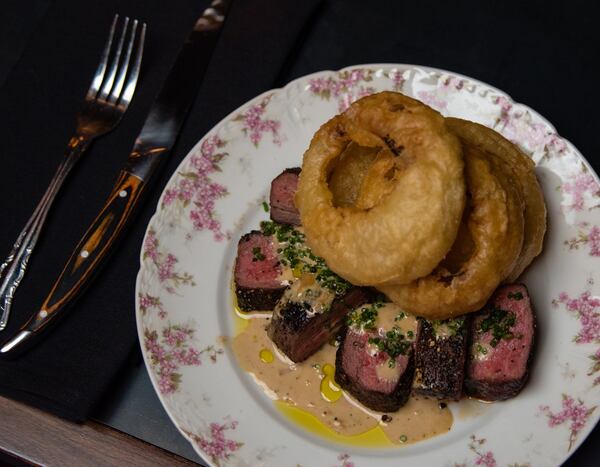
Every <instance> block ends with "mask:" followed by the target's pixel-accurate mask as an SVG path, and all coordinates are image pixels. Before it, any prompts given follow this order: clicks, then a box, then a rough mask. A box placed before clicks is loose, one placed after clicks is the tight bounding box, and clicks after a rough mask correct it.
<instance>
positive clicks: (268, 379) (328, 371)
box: [232, 313, 452, 446]
mask: <svg viewBox="0 0 600 467" xmlns="http://www.w3.org/2000/svg"><path fill="white" fill-rule="evenodd" d="M387 314H388V313H384V314H382V315H387ZM244 317H246V318H250V319H248V325H247V326H246V327H245V329H243V330H242V331H241V332H240V333H239V334H238V335H237V336H236V337H235V338H234V339H233V342H232V347H233V351H234V353H235V355H236V357H237V359H238V361H239V363H240V366H241V367H242V368H243V369H244V370H246V371H248V372H249V373H250V374H251V375H252V376H253V377H254V379H255V380H256V381H257V383H258V384H259V385H260V386H261V387H263V388H264V389H265V391H266V393H267V394H268V395H269V396H270V397H271V398H273V399H274V400H277V401H279V402H278V403H285V406H283V409H282V412H283V413H286V414H288V416H289V417H290V418H292V419H293V420H295V421H298V422H299V423H301V424H302V425H306V426H307V428H308V429H310V430H311V431H314V432H320V429H314V427H309V425H310V423H309V422H308V421H306V420H307V417H304V416H302V415H301V414H302V412H304V413H306V412H307V413H309V414H311V415H313V416H314V417H316V418H317V419H318V420H319V421H320V422H321V423H322V424H323V425H325V426H326V427H327V428H328V429H329V430H331V431H333V432H334V433H331V432H329V433H323V434H324V436H326V437H328V438H331V439H334V438H333V437H332V436H331V435H334V436H335V437H336V438H335V439H336V440H338V441H342V442H348V443H352V444H363V445H370V446H373V445H385V442H384V443H382V442H381V440H379V441H373V439H374V438H377V436H378V433H380V432H383V433H385V437H387V439H388V440H389V442H391V443H393V444H408V443H413V442H416V441H420V440H423V439H426V438H429V437H432V436H435V435H437V434H441V433H445V432H447V431H449V430H450V428H451V427H452V412H451V411H450V410H449V409H448V408H443V409H442V408H440V407H439V405H438V402H437V401H435V400H428V399H418V398H411V399H410V400H409V402H408V403H407V404H406V405H405V406H404V407H402V408H401V409H400V410H399V411H397V412H395V413H390V414H381V413H378V412H373V411H371V410H369V409H366V408H365V407H363V406H362V405H360V404H359V403H358V402H356V401H354V400H353V399H352V398H351V397H350V396H349V395H348V394H346V393H345V392H344V391H342V390H341V388H340V387H339V386H338V385H337V383H336V382H335V380H334V379H333V375H334V371H335V370H334V365H335V353H336V347H335V346H332V345H329V344H326V345H325V346H324V347H323V348H322V349H321V350H319V351H318V352H317V353H315V354H314V355H312V356H311V357H310V358H308V359H307V360H306V361H304V362H301V363H293V362H290V361H289V360H287V359H286V358H285V357H284V356H282V355H281V353H280V352H279V351H278V350H277V348H276V347H275V345H274V344H273V342H272V341H271V340H270V339H269V337H268V336H267V333H266V326H267V325H268V323H269V320H268V319H267V318H264V317H255V318H252V317H250V316H248V315H247V314H245V315H244ZM392 319H393V318H392ZM401 321H404V320H401ZM401 321H396V322H395V323H396V326H399V327H400V324H401ZM265 351H268V352H269V353H271V354H273V355H274V358H273V359H272V360H271V359H270V358H266V359H265V358H264V357H265V355H267V354H266V353H265ZM267 360H270V361H267ZM342 395H343V397H342ZM296 409H299V410H300V411H301V412H297V410H296ZM290 410H291V411H290ZM299 413H300V415H299ZM384 420H385V421H384ZM321 431H322V430H321ZM367 432H369V433H368V434H367ZM360 434H363V435H361V436H356V435H360ZM371 434H372V436H370V435H371ZM338 435H341V437H340V436H338Z"/></svg>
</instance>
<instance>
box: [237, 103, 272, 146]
mask: <svg viewBox="0 0 600 467" xmlns="http://www.w3.org/2000/svg"><path fill="white" fill-rule="evenodd" d="M271 97H272V95H271V96H267V97H265V98H264V99H263V100H262V101H260V102H259V103H258V104H255V105H251V106H250V108H248V110H246V111H245V112H243V113H241V114H240V115H238V116H237V117H235V118H234V119H233V121H241V122H242V125H243V126H242V131H243V132H244V135H246V136H248V137H249V138H250V141H252V144H254V146H255V147H258V144H259V143H260V142H261V140H262V138H263V134H264V133H271V140H272V141H273V144H276V145H277V146H280V145H281V143H282V141H283V139H282V137H281V135H280V134H279V129H280V128H281V122H280V121H278V120H273V119H268V118H264V117H263V115H264V113H265V111H266V109H267V104H268V103H269V101H270V100H271Z"/></svg>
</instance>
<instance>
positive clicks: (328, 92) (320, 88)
mask: <svg viewBox="0 0 600 467" xmlns="http://www.w3.org/2000/svg"><path fill="white" fill-rule="evenodd" d="M392 79H393V78H392ZM372 80H373V70H369V69H361V68H357V69H354V70H346V71H340V72H339V73H338V76H337V78H333V77H331V76H330V77H328V78H314V79H311V80H310V81H309V85H308V89H309V90H310V92H312V93H313V94H316V95H318V96H319V97H321V99H325V100H329V99H330V98H331V97H332V96H333V97H334V98H335V99H337V103H338V111H339V112H343V111H344V110H346V109H347V108H348V107H350V104H352V103H353V102H354V101H355V100H357V99H360V98H361V97H364V96H368V95H369V94H373V93H374V92H375V88H373V87H371V86H364V85H363V83H365V82H369V81H372Z"/></svg>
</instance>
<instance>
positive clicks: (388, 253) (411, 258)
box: [296, 92, 465, 285]
mask: <svg viewBox="0 0 600 467" xmlns="http://www.w3.org/2000/svg"><path fill="white" fill-rule="evenodd" d="M351 143H355V144H357V145H359V146H361V147H365V148H372V151H373V152H374V154H375V157H374V160H373V163H372V164H371V165H370V167H369V170H368V172H367V173H366V174H364V176H363V177H362V178H363V180H362V186H361V189H360V190H359V196H356V197H355V198H356V199H355V200H354V203H353V205H345V206H344V205H337V206H336V204H335V203H334V199H333V194H332V192H331V190H330V188H329V184H328V182H329V176H330V172H331V171H332V169H333V167H335V163H336V159H338V158H339V157H340V155H341V154H342V152H343V151H344V150H345V149H346V148H347V147H348V146H349V145H350V144H351ZM363 188H364V189H363ZM464 203H465V183H464V175H463V159H462V149H461V146H460V143H459V141H458V138H456V136H454V134H452V133H451V132H450V131H449V130H448V129H447V127H446V124H445V121H444V118H443V117H442V116H441V115H440V114H439V113H437V112H435V111H434V110H432V109H430V108H429V107H427V106H426V105H424V104H423V103H421V102H419V101H417V100H415V99H411V98H409V97H406V96H404V95H402V94H399V93H393V92H383V93H379V94H376V95H372V96H368V97H365V98H362V99H360V100H359V101H357V102H355V103H354V104H352V105H351V106H350V108H349V109H348V110H347V111H346V112H344V113H342V114H340V115H338V116H336V117H334V118H333V119H331V120H330V121H328V122H327V123H326V124H325V125H323V126H322V127H321V128H320V129H319V130H318V131H317V132H316V134H315V136H314V137H313V139H312V141H311V144H310V147H309V148H308V150H307V151H306V153H305V154H304V161H303V164H302V173H301V175H300V180H299V183H298V191H297V193H296V206H297V207H298V209H299V211H300V218H301V221H302V225H303V227H304V229H305V233H306V239H307V243H308V245H309V246H310V247H311V248H312V250H313V251H314V253H315V254H317V255H319V256H321V257H322V258H324V259H325V261H326V262H327V265H328V266H329V267H330V268H331V269H332V270H333V271H334V272H336V273H337V274H339V275H340V276H342V277H344V278H345V279H347V280H348V281H350V282H352V283H353V284H356V285H374V284H377V285H380V284H390V283H394V284H403V283H404V284H406V283H409V282H411V281H413V280H415V279H417V278H419V277H422V276H424V275H426V274H429V273H430V272H431V271H432V270H433V269H434V268H435V267H436V266H437V264H438V263H439V262H440V261H441V260H442V259H443V258H444V256H445V255H446V253H447V252H448V250H449V249H450V247H451V246H452V244H453V243H454V239H455V238H456V233H457V231H458V227H459V224H460V220H461V217H462V211H463V208H464ZM340 204H343V203H340Z"/></svg>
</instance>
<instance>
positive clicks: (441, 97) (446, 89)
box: [417, 76, 465, 112]
mask: <svg viewBox="0 0 600 467" xmlns="http://www.w3.org/2000/svg"><path fill="white" fill-rule="evenodd" d="M464 85H465V80H464V79H459V78H457V77H456V76H449V77H448V78H446V79H444V80H441V79H440V80H439V83H438V86H437V87H436V88H435V89H434V90H432V91H419V92H418V93H417V96H418V98H419V99H421V100H422V101H423V102H424V103H425V104H427V105H429V106H430V107H433V108H434V109H436V110H438V111H440V112H442V111H444V110H446V107H447V106H448V102H449V97H450V94H452V93H453V92H456V91H460V90H461V89H462V88H463V87H464Z"/></svg>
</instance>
